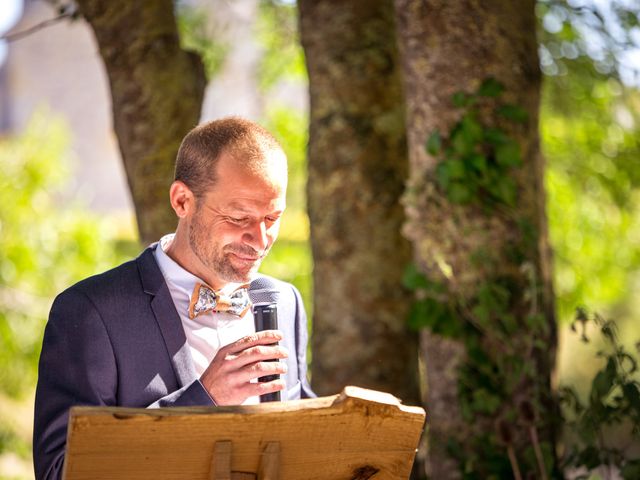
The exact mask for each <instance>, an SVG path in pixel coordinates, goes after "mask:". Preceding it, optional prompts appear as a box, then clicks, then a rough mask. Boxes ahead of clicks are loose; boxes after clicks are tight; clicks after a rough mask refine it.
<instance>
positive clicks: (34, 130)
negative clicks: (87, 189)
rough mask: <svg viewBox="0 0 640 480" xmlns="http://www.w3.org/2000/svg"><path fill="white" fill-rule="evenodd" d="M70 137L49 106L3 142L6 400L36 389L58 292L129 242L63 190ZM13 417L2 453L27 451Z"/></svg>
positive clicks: (1, 368) (1, 275)
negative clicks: (68, 198)
mask: <svg viewBox="0 0 640 480" xmlns="http://www.w3.org/2000/svg"><path fill="white" fill-rule="evenodd" d="M67 141H68V134H67V132H66V129H65V127H64V126H63V124H62V123H61V122H60V121H57V120H55V119H52V118H51V117H50V115H47V114H46V113H43V112H39V113H37V114H35V115H34V117H33V118H32V120H31V122H30V123H29V125H28V127H27V128H26V129H25V130H24V132H22V133H21V134H20V135H19V136H16V137H14V138H8V139H2V140H0V164H1V165H2V169H0V250H1V251H2V255H1V256H0V401H1V403H2V405H5V404H10V403H11V402H12V399H13V400H21V399H25V398H30V395H31V394H32V391H33V387H34V385H35V381H36V369H37V361H38V357H39V353H40V344H41V339H42V333H43V329H44V324H45V322H46V318H47V314H48V310H49V307H50V305H51V302H52V300H53V297H54V295H55V294H56V293H58V292H60V291H61V290H62V289H64V288H66V287H67V286H69V285H70V284H72V283H74V282H76V281H78V280H80V279H81V278H83V277H86V276H88V275H91V274H93V273H96V272H98V271H100V270H104V269H106V268H109V267H111V266H113V265H115V264H117V263H119V262H120V261H121V260H122V259H123V258H124V252H123V250H125V249H127V245H128V243H127V242H126V241H121V240H118V237H119V236H120V235H122V234H124V233H126V231H127V227H122V226H119V225H116V224H114V223H113V222H109V221H106V220H101V219H99V218H98V216H97V215H96V214H90V213H88V212H87V211H86V210H84V209H82V208H81V207H80V206H77V205H74V204H73V203H72V202H71V204H69V202H67V201H63V199H62V197H61V196H60V190H61V188H62V187H63V185H64V182H65V179H66V178H67V175H68V164H67V162H66V161H65V155H66V150H67ZM129 230H130V229H129ZM3 410H4V409H3ZM10 415H11V414H10V412H8V411H6V412H5V411H3V413H2V414H1V415H0V425H1V427H0V453H2V452H3V451H5V450H7V448H8V447H9V445H11V444H14V445H13V446H12V450H13V451H17V452H19V453H20V454H21V455H28V454H29V450H30V449H29V448H26V447H25V442H28V441H29V440H30V438H29V437H30V433H29V435H28V437H27V438H24V435H23V434H21V433H20V432H15V431H12V429H11V428H9V427H8V425H11V423H10V422H8V421H7V420H8V417H9V416H10ZM5 416H7V417H6V418H5ZM15 443H17V444H18V446H17V447H16V445H15ZM26 444H27V445H28V443H26Z"/></svg>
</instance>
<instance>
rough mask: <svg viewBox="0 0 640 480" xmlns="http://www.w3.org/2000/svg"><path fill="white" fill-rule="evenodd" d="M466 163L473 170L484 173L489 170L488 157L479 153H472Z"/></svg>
mask: <svg viewBox="0 0 640 480" xmlns="http://www.w3.org/2000/svg"><path fill="white" fill-rule="evenodd" d="M465 164H466V165H469V167H471V168H472V169H473V170H475V171H476V172H478V173H484V172H486V171H487V169H488V166H487V158H486V157H485V156H484V155H480V154H479V153H472V154H471V155H469V156H467V157H466V158H465Z"/></svg>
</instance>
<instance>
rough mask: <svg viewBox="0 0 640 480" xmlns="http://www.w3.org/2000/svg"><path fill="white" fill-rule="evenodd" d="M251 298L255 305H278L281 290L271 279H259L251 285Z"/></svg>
mask: <svg viewBox="0 0 640 480" xmlns="http://www.w3.org/2000/svg"><path fill="white" fill-rule="evenodd" d="M249 298H250V299H251V303H253V304H254V305H256V304H259V303H278V299H279V298H280V289H279V288H278V284H277V283H276V282H275V281H274V280H273V279H272V278H269V277H258V278H256V279H255V280H253V281H252V282H251V283H250V284H249Z"/></svg>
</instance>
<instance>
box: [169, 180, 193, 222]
mask: <svg viewBox="0 0 640 480" xmlns="http://www.w3.org/2000/svg"><path fill="white" fill-rule="evenodd" d="M169 200H170V201H171V207H172V208H173V210H174V211H175V212H176V215H177V216H178V218H185V217H186V216H188V215H189V214H190V213H192V212H193V211H195V208H196V197H195V196H194V194H193V192H192V191H191V189H190V188H189V187H187V185H185V183H184V182H181V181H180V180H176V181H175V182H173V183H172V184H171V188H170V189H169Z"/></svg>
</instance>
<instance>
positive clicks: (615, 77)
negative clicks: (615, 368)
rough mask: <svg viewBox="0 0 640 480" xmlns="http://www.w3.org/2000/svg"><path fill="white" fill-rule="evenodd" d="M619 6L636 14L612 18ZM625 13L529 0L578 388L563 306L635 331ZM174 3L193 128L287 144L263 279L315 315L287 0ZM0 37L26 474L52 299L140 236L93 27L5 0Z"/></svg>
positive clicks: (0, 115)
mask: <svg viewBox="0 0 640 480" xmlns="http://www.w3.org/2000/svg"><path fill="white" fill-rule="evenodd" d="M580 5H584V6H585V8H584V9H583V10H580V8H578V9H576V8H575V7H576V6H580ZM621 5H622V7H624V8H622V10H620V11H624V12H631V13H632V14H630V15H626V14H625V15H624V16H621V15H618V14H617V12H618V10H616V9H618V7H620V6H621ZM636 7H638V4H637V2H633V1H627V2H614V1H604V0H600V1H596V0H593V1H585V2H582V3H581V4H578V2H577V1H575V2H569V3H565V2H553V1H551V0H549V1H540V2H538V6H537V17H538V21H539V54H540V61H541V68H542V71H543V73H544V76H545V79H544V87H543V101H542V106H541V121H540V134H541V142H542V147H543V151H544V155H545V158H546V172H545V184H546V188H547V214H548V218H549V224H550V236H551V241H552V245H553V250H554V260H555V267H554V268H555V275H554V280H555V292H556V296H557V312H558V318H559V323H560V354H559V358H558V365H557V378H556V383H557V384H558V385H561V384H573V385H575V386H576V387H577V389H578V390H579V391H580V390H581V389H582V391H586V389H587V388H588V387H589V383H587V380H586V379H588V378H590V377H591V376H592V375H593V371H594V370H595V369H596V368H599V367H600V366H599V365H598V363H597V362H598V360H597V358H596V357H595V356H594V354H593V352H594V350H595V349H597V348H598V345H597V343H596V344H590V345H585V344H584V343H583V342H581V341H580V338H579V336H578V335H575V334H573V333H571V331H570V328H569V325H570V324H571V322H572V320H573V317H574V312H575V308H576V307H577V306H581V305H584V306H587V307H588V308H589V309H590V310H591V311H598V312H600V313H601V314H603V315H604V316H605V317H611V318H615V319H616V320H617V321H618V323H619V327H620V337H621V339H622V341H623V343H624V344H625V345H627V346H628V348H629V349H632V350H635V346H634V345H635V343H636V341H638V340H639V339H640V324H639V323H638V322H637V318H638V312H640V298H639V297H638V295H634V293H635V292H637V291H638V289H639V287H640V269H639V266H640V211H639V209H640V202H639V200H640V197H639V195H640V190H639V188H640V163H639V159H640V124H639V123H638V120H639V119H640V117H639V114H640V94H639V91H638V88H639V87H640V77H639V76H638V69H639V68H640V49H639V48H638V45H640V27H639V23H640V22H639V20H638V15H637V12H638V10H637V9H636V10H635V12H636V13H635V15H633V12H634V8H636ZM176 9H177V13H178V19H179V27H180V33H181V40H182V42H183V45H184V46H185V47H189V48H193V49H195V50H197V51H198V52H200V53H201V55H202V56H203V59H204V61H205V67H206V70H207V73H208V78H209V84H208V86H207V89H206V94H205V100H204V104H203V111H202V120H207V119H213V118H217V117H220V116H224V115H231V114H234V115H241V116H245V117H248V118H251V119H255V120H257V121H259V122H260V123H262V124H263V125H265V126H266V127H267V128H268V129H270V130H271V131H273V132H274V133H275V134H276V136H278V137H279V138H280V140H281V141H282V143H283V145H284V146H285V149H286V151H287V154H288V156H289V160H290V171H291V179H290V190H289V194H288V195H289V199H288V200H289V201H288V204H289V207H288V209H287V213H286V216H285V218H284V221H283V225H282V231H281V234H280V238H279V240H278V243H277V244H276V246H275V247H274V249H273V251H272V253H271V255H270V256H269V257H268V259H267V261H266V262H265V264H264V267H263V271H264V272H265V273H269V274H272V275H274V276H276V277H279V278H282V279H284V280H288V281H291V282H292V283H294V284H295V285H296V286H297V287H298V288H299V289H300V290H301V292H302V293H303V296H304V298H305V302H306V305H307V310H308V311H311V310H312V308H311V307H312V306H311V289H312V285H311V272H312V260H311V255H310V249H309V241H308V240H309V227H308V218H307V215H306V205H305V184H306V159H305V156H306V152H305V149H306V144H307V123H308V119H307V115H308V112H307V109H308V98H307V95H308V93H307V92H308V85H307V77H306V71H305V66H304V60H303V55H302V51H301V47H300V45H299V41H298V33H297V11H296V5H295V3H294V2H285V1H275V0H273V1H267V0H236V1H223V0H209V1H207V0H181V1H178V2H176ZM593 12H595V13H593ZM60 16H62V18H58V17H60ZM57 18H58V19H57ZM52 19H54V20H53V21H51V22H50V23H49V24H43V22H48V21H50V20H52ZM55 19H57V20H55ZM36 26H38V27H36ZM33 27H36V28H33ZM23 32H26V34H24V35H23V34H22V33H23ZM0 36H3V39H4V40H3V41H2V43H0V252H2V253H1V254H0V478H2V479H27V478H32V477H33V474H32V468H31V451H30V449H31V430H32V419H33V413H32V407H33V395H34V387H35V381H36V369H37V361H38V357H39V348H40V342H41V336H42V332H43V328H44V324H45V322H46V317H47V314H48V310H49V308H50V305H51V303H52V300H53V298H54V296H55V295H56V294H57V293H59V292H60V291H61V290H63V289H64V288H66V287H67V286H69V285H70V284H72V283H73V282H75V281H77V280H79V279H81V278H83V277H86V276H88V275H91V274H93V273H98V272H100V271H103V270H105V269H107V268H109V267H111V266H115V265H117V264H118V263H120V262H122V261H124V260H126V259H129V258H131V257H133V256H135V255H137V253H138V252H139V251H140V246H139V244H138V240H137V231H136V226H135V218H134V213H133V207H132V203H131V200H130V195H129V191H128V189H127V185H126V179H125V175H124V171H123V167H122V163H121V160H120V155H119V151H118V143H117V140H116V137H115V134H114V133H113V130H112V127H111V104H110V96H109V90H108V84H107V79H106V75H105V71H104V67H103V64H102V61H101V59H100V57H99V55H98V53H97V46H96V44H95V41H94V38H93V36H92V33H91V31H90V29H89V27H88V26H87V25H86V23H85V22H84V20H82V19H74V18H71V17H70V16H68V15H66V16H65V12H64V11H60V10H58V9H56V8H55V7H54V6H52V5H51V4H50V3H47V2H45V1H40V0H1V1H0Z"/></svg>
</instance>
